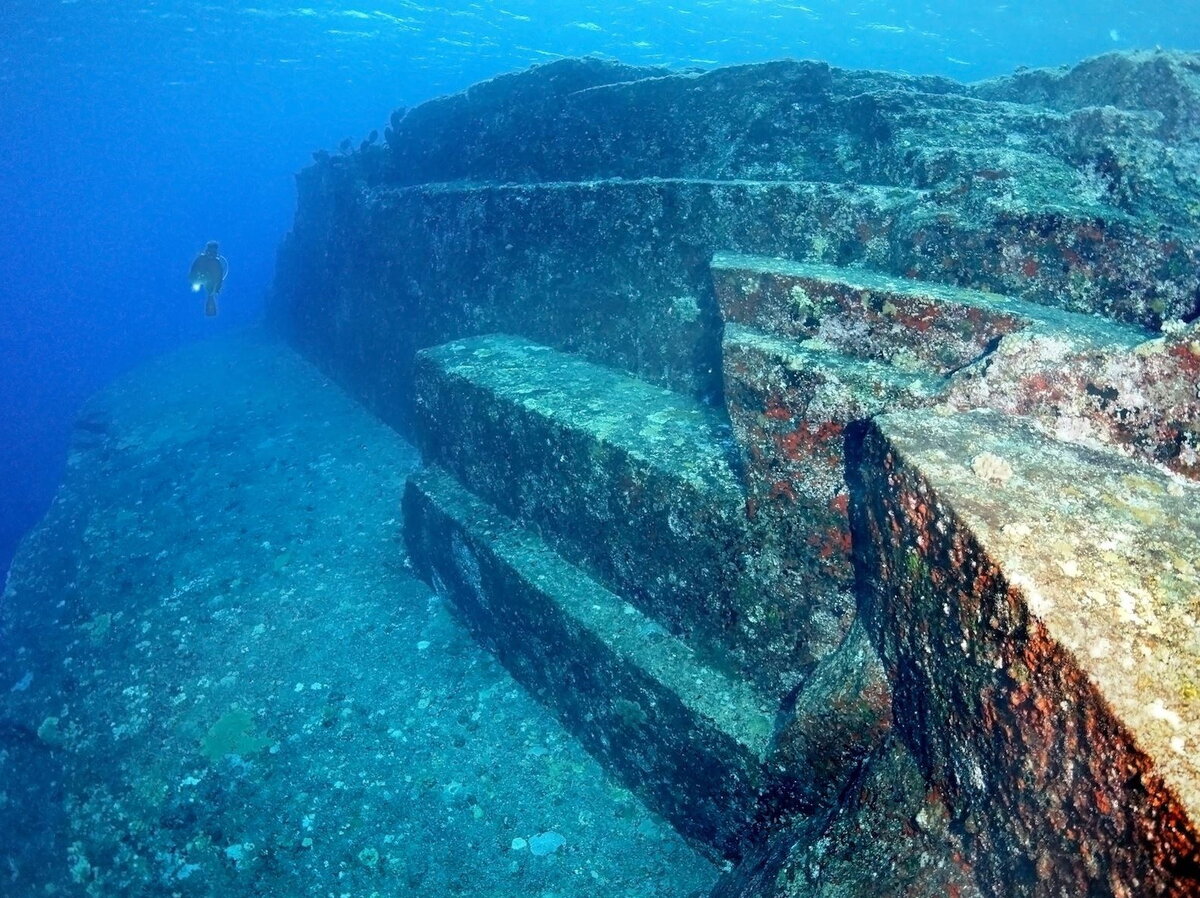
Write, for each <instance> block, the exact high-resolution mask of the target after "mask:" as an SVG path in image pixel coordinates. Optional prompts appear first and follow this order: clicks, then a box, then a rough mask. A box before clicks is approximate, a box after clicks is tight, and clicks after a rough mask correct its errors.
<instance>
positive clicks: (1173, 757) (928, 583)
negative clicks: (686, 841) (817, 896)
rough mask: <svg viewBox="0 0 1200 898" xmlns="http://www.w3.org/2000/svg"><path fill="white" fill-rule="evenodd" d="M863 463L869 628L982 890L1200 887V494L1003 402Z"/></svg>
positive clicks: (914, 416)
mask: <svg viewBox="0 0 1200 898" xmlns="http://www.w3.org/2000/svg"><path fill="white" fill-rule="evenodd" d="M855 462H856V463H855V465H854V467H853V469H852V470H853V478H852V490H853V492H854V495H855V498H856V502H855V503H854V504H853V505H852V509H853V511H854V514H855V522H854V523H855V537H856V549H857V551H858V552H859V553H860V564H861V565H862V574H863V582H864V584H866V585H867V586H868V592H867V594H866V595H865V596H864V606H863V615H864V622H865V624H866V627H867V630H868V632H869V633H870V634H871V638H872V640H873V642H874V643H875V645H876V646H877V647H878V649H879V651H880V654H881V657H882V659H883V663H884V667H885V669H886V670H887V672H888V677H889V680H890V681H891V683H892V686H893V688H894V690H895V692H894V702H895V722H896V726H897V728H898V731H899V732H900V733H901V735H902V737H903V738H904V739H905V741H906V742H907V743H908V745H909V746H910V747H911V748H912V749H913V751H914V753H915V755H916V757H917V759H918V761H919V763H920V766H921V768H922V771H923V772H924V774H925V776H926V777H928V778H929V780H930V781H931V783H932V784H933V786H934V787H935V788H936V789H937V790H938V791H939V793H940V794H941V796H942V797H943V798H944V800H945V802H946V804H947V806H948V807H949V809H950V813H951V815H952V821H951V826H952V831H953V832H954V833H955V835H956V837H957V838H958V839H959V840H960V842H961V844H962V846H963V851H964V853H965V854H966V856H967V857H969V858H971V859H972V862H973V863H974V864H975V869H976V873H977V875H978V877H979V881H980V884H981V886H982V887H983V888H984V891H985V893H986V894H989V895H994V896H1006V898H1011V896H1018V895H1020V896H1024V895H1029V896H1042V895H1045V896H1051V895H1053V896H1058V895H1063V894H1071V895H1085V894H1086V895H1097V896H1099V895H1105V896H1109V895H1111V896H1123V898H1125V896H1149V895H1170V896H1178V898H1183V896H1191V895H1195V894H1197V892H1198V891H1200V830H1198V828H1197V821H1198V820H1200V766H1198V765H1197V758H1198V757H1200V683H1198V680H1197V671H1198V670H1200V640H1198V638H1197V633H1198V632H1200V608H1198V606H1197V598H1198V597H1200V572H1198V570H1197V568H1196V565H1195V547H1196V545H1198V544H1200V516H1198V514H1197V508H1198V507H1200V503H1198V502H1197V500H1198V498H1200V496H1198V495H1197V491H1196V488H1195V487H1192V486H1186V485H1183V484H1182V483H1181V482H1178V481H1174V480H1172V479H1170V478H1169V477H1167V476H1166V475H1163V474H1161V473H1159V472H1158V471H1156V470H1155V469H1153V468H1151V467H1149V466H1147V465H1144V464H1139V463H1135V462H1132V461H1130V460H1128V459H1125V458H1122V457H1121V456H1118V455H1116V454H1114V453H1111V452H1107V451H1097V450H1087V449H1083V448H1081V447H1077V446H1071V445H1068V444H1064V443H1058V442H1055V441H1053V440H1050V439H1047V438H1045V437H1044V436H1041V435H1040V434H1038V433H1037V432H1036V431H1034V430H1032V429H1031V428H1030V427H1028V426H1027V425H1024V424H1021V423H1019V422H1018V421H1017V420H1016V419H1013V418H1009V417H1006V416H1004V415H1000V414H997V413H993V412H984V411H978V412H970V413H964V414H958V415H945V414H940V415H939V414H934V413H932V412H929V411H909V412H898V413H894V414H889V415H884V416H882V417H879V418H876V419H875V420H874V421H873V423H872V425H871V427H870V429H869V431H868V433H867V434H866V437H865V440H864V442H863V444H862V446H861V450H858V451H856V454H855Z"/></svg>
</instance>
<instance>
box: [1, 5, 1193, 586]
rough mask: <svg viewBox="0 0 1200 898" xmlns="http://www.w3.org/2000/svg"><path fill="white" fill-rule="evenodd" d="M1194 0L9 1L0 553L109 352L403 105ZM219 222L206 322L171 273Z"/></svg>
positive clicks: (1103, 20)
mask: <svg viewBox="0 0 1200 898" xmlns="http://www.w3.org/2000/svg"><path fill="white" fill-rule="evenodd" d="M1197 12H1200V4H1198V3H1196V2H1166V0H1155V2H1139V3H1128V2H1119V0H1093V2H1089V3H1078V2H1059V0H1054V2H1049V0H1036V2H1035V0H1018V2H1007V3H1003V2H1000V3H954V2H948V0H941V2H917V0H913V2H867V0H862V2H830V0H807V2H805V3H797V2H791V0H678V2H673V3H667V2H635V0H625V2H616V3H607V2H605V3H601V2H561V0H557V2H556V0H504V2H490V0H480V2H456V3H448V4H433V3H419V2H413V0H403V2H392V0H375V2H373V3H371V4H366V5H361V6H359V5H356V4H349V3H328V2H312V3H311V4H310V5H306V6H298V5H294V4H290V3H277V2H273V0H262V2H261V3H259V4H257V5H253V6H251V5H246V4H241V3H228V2H213V3H205V4H191V3H183V2H176V0H146V2H142V3H115V2H101V0H62V2H44V0H38V2H34V0H6V2H5V3H4V4H3V5H0V290H2V291H3V296H4V301H3V303H2V304H0V570H3V569H6V568H7V565H8V561H9V559H10V557H11V554H12V552H13V550H14V547H15V545H16V543H17V541H18V540H19V538H20V537H21V535H22V534H23V533H24V532H25V531H26V530H27V529H28V528H29V527H30V526H31V525H32V524H33V523H34V522H35V521H36V519H37V518H38V516H39V515H40V514H41V513H42V512H43V510H44V509H45V507H46V505H47V503H48V502H49V499H50V497H51V496H52V494H53V491H54V488H55V486H56V484H57V483H58V480H59V476H60V472H61V468H62V464H63V460H64V457H65V447H66V441H67V438H68V435H69V431H70V427H71V420H72V418H73V416H74V414H75V413H76V411H77V409H78V407H79V406H80V403H81V402H82V401H83V399H84V398H85V397H86V396H87V395H88V394H90V393H91V392H93V391H94V390H95V389H97V388H98V387H100V386H101V385H103V384H104V383H105V382H107V381H108V380H109V379H110V378H111V377H112V376H114V375H115V374H116V373H118V372H120V371H123V370H125V369H128V368H129V367H131V366H133V365H134V364H136V363H137V362H139V361H141V360H143V359H145V358H147V357H148V356H151V355H153V354H155V353H158V352H160V351H163V350H166V349H168V348H172V347H176V346H179V345H181V344H184V343H187V342H189V341H194V340H198V339H202V338H204V337H206V336H208V335H211V334H215V333H220V332H223V331H227V330H229V329H233V328H238V327H241V326H244V325H245V324H247V323H249V322H252V321H254V320H256V319H257V318H258V317H260V315H261V313H262V310H263V303H264V295H265V293H266V291H267V289H268V285H269V283H270V279H271V274H272V267H273V262H274V255H275V249H276V246H277V245H278V243H279V241H280V239H281V238H282V236H283V234H284V233H285V231H286V230H287V228H288V225H289V218H290V215H291V211H292V205H293V187H292V175H293V173H294V172H295V171H296V170H297V169H299V168H300V167H301V166H303V165H304V164H305V163H306V162H307V161H308V159H309V154H310V153H311V152H312V151H313V150H314V149H317V148H320V147H333V146H336V145H337V143H338V142H339V141H341V140H342V139H343V138H345V137H348V136H353V137H355V139H356V140H357V138H358V137H360V136H362V135H364V134H365V133H366V132H368V131H369V130H371V129H372V128H375V127H381V126H382V125H383V124H384V123H385V122H386V121H387V117H388V113H389V112H390V110H391V109H393V108H394V107H396V106H400V105H413V104H415V103H418V102H420V101H422V100H425V99H428V98H430V97H433V96H437V95H440V94H444V93H447V92H452V91H456V90H460V89H462V88H465V87H466V86H467V85H469V84H471V83H473V82H475V81H477V80H479V79H482V78H486V77H489V76H491V75H494V74H497V73H500V72H504V71H508V70H512V69H514V68H520V67H524V66H527V65H529V64H532V63H537V62H541V61H545V60H549V59H554V58H557V57H560V56H569V55H578V54H600V55H603V56H606V57H613V58H618V59H620V60H623V61H626V62H630V63H653V64H664V65H670V66H700V67H711V66H717V65H724V64H731V63H738V62H748V61H758V60H764V59H770V58H775V57H782V56H793V57H807V58H819V59H824V60H827V61H829V62H831V63H834V64H837V65H843V66H857V67H872V68H886V69H893V70H903V71H908V72H914V73H937V74H943V75H949V76H953V77H957V78H962V79H968V80H973V79H978V78H986V77H989V76H993V75H999V74H1002V73H1005V72H1008V71H1011V70H1012V69H1013V68H1015V67H1017V66H1020V65H1026V66H1045V65H1059V64H1064V63H1070V62H1074V61H1076V60H1078V59H1081V58H1083V57H1086V56H1089V55H1093V54H1096V53H1100V52H1104V51H1107V50H1112V49H1130V48H1146V47H1154V46H1164V47H1173V48H1182V49H1194V48H1196V47H1198V46H1200V20H1198V18H1197V15H1196V14H1197ZM210 239H218V240H220V241H221V245H222V250H223V252H224V253H225V255H226V256H227V258H228V259H229V261H230V265H231V277H230V280H229V282H228V286H227V288H226V290H225V292H224V296H223V306H222V311H221V315H220V316H219V317H218V318H216V319H210V320H206V319H205V318H204V317H203V315H202V310H201V304H200V303H199V302H198V301H197V300H196V298H195V296H194V295H193V294H192V293H191V292H190V291H189V290H188V289H187V284H186V280H185V273H186V270H187V266H188V263H189V261H190V259H191V257H192V255H193V254H194V253H195V252H196V251H197V250H198V249H200V248H201V247H202V246H203V244H204V242H205V241H206V240H210Z"/></svg>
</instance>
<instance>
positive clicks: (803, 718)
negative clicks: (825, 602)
mask: <svg viewBox="0 0 1200 898" xmlns="http://www.w3.org/2000/svg"><path fill="white" fill-rule="evenodd" d="M891 702H892V692H891V687H890V686H889V684H888V681H887V676H886V674H885V673H884V670H883V665H882V664H881V663H880V661H879V656H878V655H877V654H876V653H875V649H874V648H873V647H872V645H871V643H870V641H869V640H868V639H867V635H866V631H864V630H863V628H862V626H861V625H860V624H857V623H856V624H855V625H854V627H852V628H851V630H850V632H849V633H848V634H847V635H846V638H845V639H844V640H843V641H842V644H841V645H840V646H838V649H837V651H835V652H833V653H832V654H830V655H827V656H826V657H825V658H823V659H821V662H820V663H819V664H818V665H817V667H816V669H815V670H814V671H813V673H812V675H811V676H810V677H809V678H808V679H807V680H806V681H805V683H804V687H803V689H802V690H801V692H800V694H799V695H798V696H797V697H796V701H795V707H794V709H793V710H792V711H791V714H790V717H789V719H788V722H787V725H786V726H785V727H784V728H783V729H782V730H781V731H780V733H779V736H778V739H777V748H776V753H775V756H774V757H773V758H772V759H771V763H772V766H773V768H774V769H775V770H777V771H778V773H777V777H778V779H779V781H780V789H781V791H782V792H784V793H785V794H786V795H788V796H789V798H790V801H789V804H788V809H791V808H793V807H795V806H800V807H803V808H804V809H805V810H806V811H808V812H809V813H812V812H814V811H817V810H823V809H828V808H830V807H832V806H834V805H835V804H837V803H838V801H839V800H840V798H841V792H842V791H843V790H844V789H845V788H846V785H847V784H848V783H849V782H851V781H852V780H853V779H854V777H855V776H857V775H858V772H859V768H860V767H861V766H862V765H863V764H864V763H865V762H866V761H867V760H868V759H870V758H871V757H872V756H873V755H874V754H875V753H876V752H877V751H878V750H879V748H880V746H881V745H882V744H883V742H884V740H885V739H886V738H887V736H888V733H889V732H890V730H891V723H892V704H891ZM776 822H777V823H784V822H786V818H784V819H782V820H777V821H776Z"/></svg>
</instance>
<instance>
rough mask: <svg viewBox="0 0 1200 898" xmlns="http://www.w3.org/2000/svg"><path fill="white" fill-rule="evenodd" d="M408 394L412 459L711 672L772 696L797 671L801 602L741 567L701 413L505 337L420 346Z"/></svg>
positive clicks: (721, 475)
mask: <svg viewBox="0 0 1200 898" xmlns="http://www.w3.org/2000/svg"><path fill="white" fill-rule="evenodd" d="M414 391H415V397H416V402H415V404H416V413H417V416H418V421H419V424H420V426H419V429H418V431H417V433H418V437H417V442H418V444H419V445H420V447H421V449H422V452H423V454H424V455H425V457H426V459H427V460H428V461H430V462H432V463H436V464H439V465H441V466H443V467H445V468H447V469H448V470H450V471H452V472H453V473H454V474H455V475H456V476H457V477H458V478H459V479H460V480H461V481H462V482H463V483H464V484H467V485H469V487H470V488H471V489H472V490H473V491H474V492H475V493H477V494H478V495H479V496H481V497H482V498H484V499H486V500H487V501H488V502H490V503H492V504H494V505H495V506H496V507H497V508H498V509H499V510H500V511H501V512H502V513H504V514H506V515H508V516H510V517H513V518H515V519H517V520H519V521H521V522H522V523H523V524H524V525H525V526H528V527H530V528H532V529H534V530H536V531H537V532H538V533H540V534H542V535H543V537H544V538H545V539H546V540H547V542H549V543H550V544H551V545H552V546H554V548H555V549H556V551H558V552H559V553H560V554H562V555H563V556H564V557H565V558H567V559H569V560H570V561H572V562H573V563H575V564H578V565H581V566H583V567H585V568H587V569H588V570H589V571H590V572H591V573H592V574H593V575H594V576H595V577H596V578H597V579H599V580H600V581H601V582H603V583H605V584H606V585H607V586H608V587H609V588H611V589H613V590H614V591H615V592H617V593H618V594H620V595H622V596H623V597H625V598H627V599H628V600H629V601H631V602H633V603H634V604H635V605H637V606H638V607H640V608H641V609H642V610H643V611H645V612H646V613H648V614H650V615H651V616H652V617H654V618H655V619H656V620H658V621H659V622H660V623H661V624H662V625H663V626H665V627H666V628H667V629H668V630H669V631H671V632H672V633H675V634H679V635H686V636H687V637H689V638H690V639H691V640H692V641H693V642H694V643H695V644H696V645H697V646H698V647H702V648H703V649H704V651H706V652H707V653H708V654H709V655H710V657H712V658H713V660H714V662H715V663H720V664H722V665H723V666H725V667H727V668H729V669H732V670H737V671H740V672H741V674H742V675H743V676H747V677H750V678H751V679H753V680H754V681H755V682H757V683H758V684H759V685H760V686H762V687H763V688H764V689H765V690H766V691H767V693H768V694H774V695H779V694H780V693H782V692H783V691H786V690H787V689H788V688H790V687H791V686H793V685H794V684H795V682H796V681H797V678H798V677H799V672H800V671H801V670H802V669H803V668H805V667H806V666H808V665H811V663H812V661H813V660H814V657H813V653H812V652H811V651H810V650H809V647H808V636H809V630H810V627H809V625H808V624H807V623H806V622H807V621H808V619H809V618H810V617H811V607H810V603H809V602H808V601H807V600H806V599H805V597H803V596H800V597H798V598H797V600H796V601H795V602H793V603H792V604H791V605H783V604H781V603H780V602H779V600H778V598H777V597H776V596H775V595H774V594H772V593H770V592H767V591H764V590H762V589H760V588H758V587H757V585H756V581H754V580H753V579H752V575H753V574H754V573H755V571H753V570H748V569H747V566H748V564H749V565H751V566H753V564H754V562H753V559H754V558H756V557H757V556H758V555H760V554H761V553H760V551H759V549H758V546H757V544H756V543H754V542H753V537H752V535H751V533H750V532H749V530H748V528H747V525H746V519H745V515H744V511H743V509H744V503H745V497H744V492H743V489H742V486H741V483H740V480H739V477H738V476H737V474H736V472H735V468H734V467H733V464H732V462H733V459H734V451H735V450H734V446H733V442H732V434H731V433H730V431H729V426H728V423H727V422H726V420H725V418H724V416H722V415H720V414H719V412H717V411H716V410H715V409H712V408H710V407H708V406H705V405H702V404H700V403H697V402H696V401H695V400H692V399H689V398H687V397H685V396H681V395H679V394H677V393H672V392H670V391H668V390H664V389H662V388H660V387H655V386H652V385H650V384H646V383H644V382H641V381H638V380H636V379H634V378H631V377H629V376H628V375H625V374H623V373H621V372H618V371H614V370H612V369H610V368H605V367H602V366H599V365H595V364H591V363H589V362H586V361H583V360H581V359H579V358H577V357H572V356H569V355H565V354H563V353H560V352H557V351H556V350H553V349H549V348H547V347H544V346H539V345H537V344H535V343H530V342H529V341H527V340H524V339H521V338H517V337H505V336H488V337H479V338H473V339H468V340H461V341H456V342H452V343H447V344H445V345H443V346H439V347H436V348H434V349H430V350H426V351H424V352H422V353H421V354H420V356H419V357H418V362H417V369H416V373H415V383H414ZM840 638H841V633H838V636H837V639H836V640H835V641H834V642H833V645H834V646H836V644H837V642H839V641H840ZM826 650H827V648H826Z"/></svg>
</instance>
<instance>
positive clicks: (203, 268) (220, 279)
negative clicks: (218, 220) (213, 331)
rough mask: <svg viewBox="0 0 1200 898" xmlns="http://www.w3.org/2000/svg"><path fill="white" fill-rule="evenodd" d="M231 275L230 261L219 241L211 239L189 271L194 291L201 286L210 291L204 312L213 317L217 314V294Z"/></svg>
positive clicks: (189, 278)
mask: <svg viewBox="0 0 1200 898" xmlns="http://www.w3.org/2000/svg"><path fill="white" fill-rule="evenodd" d="M228 276H229V263H228V262H226V261H225V257H224V256H222V255H221V253H220V249H219V248H218V246H217V241H215V240H210V241H209V242H208V244H207V245H206V246H205V247H204V252H202V253H200V255H198V256H196V261H194V262H192V269H191V271H189V272H188V280H189V281H191V282H192V291H193V292H198V291H199V290H200V288H201V287H204V288H205V289H206V290H207V291H208V297H207V299H206V300H205V302H204V314H205V316H206V317H208V318H212V317H213V316H214V315H216V314H217V294H218V293H220V292H221V284H223V283H224V282H225V278H226V277H228Z"/></svg>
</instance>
